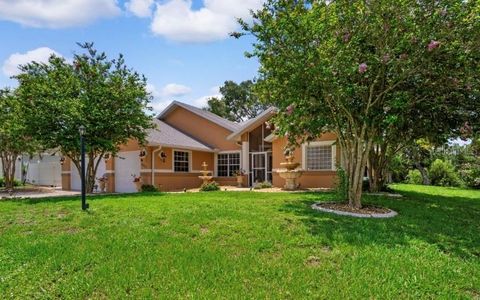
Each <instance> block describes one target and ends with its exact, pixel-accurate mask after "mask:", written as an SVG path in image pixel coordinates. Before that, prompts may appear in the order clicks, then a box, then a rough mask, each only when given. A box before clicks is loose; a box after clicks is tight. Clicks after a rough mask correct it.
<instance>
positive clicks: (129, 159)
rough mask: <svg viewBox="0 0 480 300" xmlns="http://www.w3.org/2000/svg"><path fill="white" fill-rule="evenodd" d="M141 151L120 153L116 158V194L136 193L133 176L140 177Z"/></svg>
mask: <svg viewBox="0 0 480 300" xmlns="http://www.w3.org/2000/svg"><path fill="white" fill-rule="evenodd" d="M139 155H140V151H130V152H120V153H118V155H117V157H115V192H117V193H135V192H136V191H137V188H136V187H135V183H133V177H132V175H136V176H140V158H139Z"/></svg>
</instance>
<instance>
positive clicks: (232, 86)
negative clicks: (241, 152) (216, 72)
mask: <svg viewBox="0 0 480 300" xmlns="http://www.w3.org/2000/svg"><path fill="white" fill-rule="evenodd" d="M253 87H254V83H253V82H252V81H251V80H247V81H243V82H241V83H239V84H238V83H236V82H234V81H225V83H224V85H223V86H222V87H220V93H221V94H222V97H220V98H219V97H212V98H210V99H209V100H208V104H207V107H206V108H205V109H206V110H208V111H210V112H212V113H214V114H217V115H219V116H221V117H223V118H225V119H228V120H230V121H233V122H242V121H245V120H248V119H252V118H255V117H256V116H257V115H259V114H260V113H262V112H263V111H264V110H265V109H267V108H268V105H266V104H264V103H263V102H261V101H260V99H259V98H258V97H257V96H256V95H255V94H254V91H253Z"/></svg>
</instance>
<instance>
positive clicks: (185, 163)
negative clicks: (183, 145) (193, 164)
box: [173, 151, 190, 172]
mask: <svg viewBox="0 0 480 300" xmlns="http://www.w3.org/2000/svg"><path fill="white" fill-rule="evenodd" d="M173 170H174V171H175V172H189V171H190V153H189V152H187V151H174V152H173Z"/></svg>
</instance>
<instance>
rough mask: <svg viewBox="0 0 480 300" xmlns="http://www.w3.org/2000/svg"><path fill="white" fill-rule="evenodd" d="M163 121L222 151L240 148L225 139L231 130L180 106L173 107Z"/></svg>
mask: <svg viewBox="0 0 480 300" xmlns="http://www.w3.org/2000/svg"><path fill="white" fill-rule="evenodd" d="M164 121H165V122H166V123H168V124H170V125H171V126H173V127H174V128H176V129H178V130H180V131H182V132H184V133H186V134H188V135H189V136H192V137H193V138H195V139H197V140H199V141H201V142H203V143H205V144H207V145H209V146H211V147H213V148H216V149H219V150H222V151H227V150H240V149H241V147H240V146H239V145H237V144H236V143H235V142H232V141H227V136H228V135H230V134H231V133H232V132H231V131H229V130H227V129H225V128H223V127H221V126H219V125H217V124H214V123H213V122H210V121H209V120H206V119H204V118H202V117H200V116H198V115H196V114H194V113H192V112H190V111H188V110H186V109H184V108H182V107H177V108H175V110H174V111H172V112H170V113H169V114H168V116H167V117H166V118H165V119H164Z"/></svg>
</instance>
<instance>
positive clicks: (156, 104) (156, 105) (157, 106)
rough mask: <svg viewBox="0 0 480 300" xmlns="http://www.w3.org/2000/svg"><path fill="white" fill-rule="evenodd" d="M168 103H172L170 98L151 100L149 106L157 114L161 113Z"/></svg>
mask: <svg viewBox="0 0 480 300" xmlns="http://www.w3.org/2000/svg"><path fill="white" fill-rule="evenodd" d="M170 103H172V101H171V100H157V101H153V102H152V103H151V107H152V109H153V112H154V113H155V114H159V113H161V112H162V111H163V110H164V109H165V108H167V106H169V105H170Z"/></svg>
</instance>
